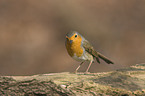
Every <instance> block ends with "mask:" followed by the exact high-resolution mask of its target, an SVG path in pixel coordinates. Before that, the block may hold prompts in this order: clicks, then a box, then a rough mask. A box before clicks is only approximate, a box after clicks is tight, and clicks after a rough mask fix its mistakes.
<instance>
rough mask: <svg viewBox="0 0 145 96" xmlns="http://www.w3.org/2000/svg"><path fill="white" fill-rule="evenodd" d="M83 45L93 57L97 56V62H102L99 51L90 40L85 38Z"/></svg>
mask: <svg viewBox="0 0 145 96" xmlns="http://www.w3.org/2000/svg"><path fill="white" fill-rule="evenodd" d="M83 47H84V48H85V50H86V51H87V52H88V53H89V54H91V55H92V56H93V57H95V58H96V60H97V62H98V63H100V61H99V58H98V53H97V52H96V51H95V50H94V48H93V46H92V45H91V44H90V43H89V41H87V40H84V41H83Z"/></svg>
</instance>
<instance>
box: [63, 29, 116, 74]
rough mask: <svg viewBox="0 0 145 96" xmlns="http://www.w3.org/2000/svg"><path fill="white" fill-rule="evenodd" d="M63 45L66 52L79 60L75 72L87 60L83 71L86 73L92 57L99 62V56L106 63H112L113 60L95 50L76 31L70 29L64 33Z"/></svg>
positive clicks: (92, 60)
mask: <svg viewBox="0 0 145 96" xmlns="http://www.w3.org/2000/svg"><path fill="white" fill-rule="evenodd" d="M65 46H66V49H67V52H68V54H69V55H70V56H71V57H72V58H73V59H75V60H76V61H79V62H81V63H80V64H79V66H78V67H77V68H76V70H75V72H76V73H77V71H78V70H79V68H80V67H81V65H82V64H83V63H84V62H85V61H89V66H88V68H87V69H86V71H85V73H88V71H89V69H90V66H91V64H92V63H93V62H94V59H96V61H97V62H98V63H100V60H99V59H100V58H101V59H102V60H104V61H105V62H106V63H107V64H114V62H113V61H111V60H110V59H108V58H107V57H106V56H104V55H103V54H101V53H99V52H97V51H95V49H94V47H93V46H92V45H91V43H90V42H89V41H88V40H87V39H85V38H84V37H83V36H82V35H81V34H80V33H78V32H77V31H70V32H68V33H67V34H66V40H65Z"/></svg>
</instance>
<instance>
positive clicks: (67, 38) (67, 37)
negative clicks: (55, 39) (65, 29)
mask: <svg viewBox="0 0 145 96" xmlns="http://www.w3.org/2000/svg"><path fill="white" fill-rule="evenodd" d="M66 39H68V40H69V42H70V44H71V43H72V42H73V40H70V38H69V37H67V36H66Z"/></svg>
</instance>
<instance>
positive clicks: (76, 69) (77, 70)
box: [75, 61, 84, 73]
mask: <svg viewBox="0 0 145 96" xmlns="http://www.w3.org/2000/svg"><path fill="white" fill-rule="evenodd" d="M83 63H84V61H83V62H82V63H81V64H80V65H79V66H78V67H77V69H76V70H75V73H77V71H78V70H79V68H80V67H81V65H82V64H83Z"/></svg>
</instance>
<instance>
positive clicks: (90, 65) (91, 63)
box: [85, 61, 93, 73]
mask: <svg viewBox="0 0 145 96" xmlns="http://www.w3.org/2000/svg"><path fill="white" fill-rule="evenodd" d="M92 62H93V61H91V62H90V64H89V66H88V68H87V70H86V72H85V73H88V70H89V69H90V67H91V64H92Z"/></svg>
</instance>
